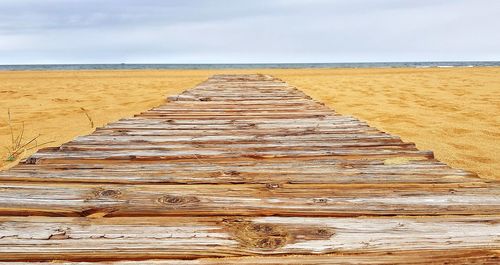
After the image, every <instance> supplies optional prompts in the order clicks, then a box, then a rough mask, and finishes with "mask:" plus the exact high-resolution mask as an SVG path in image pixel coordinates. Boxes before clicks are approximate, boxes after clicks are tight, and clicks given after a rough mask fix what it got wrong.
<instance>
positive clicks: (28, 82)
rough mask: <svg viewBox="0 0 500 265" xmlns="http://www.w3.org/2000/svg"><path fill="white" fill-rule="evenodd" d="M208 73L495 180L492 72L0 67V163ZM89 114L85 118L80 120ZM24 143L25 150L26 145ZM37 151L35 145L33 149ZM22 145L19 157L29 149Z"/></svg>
mask: <svg viewBox="0 0 500 265" xmlns="http://www.w3.org/2000/svg"><path fill="white" fill-rule="evenodd" d="M217 73H265V74H271V75H274V76H276V77H279V78H281V79H283V80H284V81H287V82H288V83H290V84H292V85H294V86H296V87H298V88H299V89H302V90H303V91H304V92H306V93H307V94H309V95H311V96H312V97H313V98H315V99H317V100H319V101H321V102H324V103H325V104H327V105H328V106H329V107H331V108H333V109H335V110H336V111H337V112H339V113H342V114H346V115H353V116H355V117H357V118H359V119H361V120H364V121H367V122H368V123H369V124H370V125H372V126H375V127H377V128H378V129H380V130H383V131H386V132H389V133H391V134H395V135H399V136H401V137H402V138H403V140H405V141H411V142H415V143H416V144H417V146H418V147H419V148H420V149H426V150H433V151H434V152H435V156H436V158H438V159H440V160H442V161H443V162H446V163H448V164H450V165H451V166H453V167H458V168H463V169H466V170H469V171H473V172H476V173H478V174H479V175H480V176H481V177H483V178H490V179H500V155H499V154H500V145H499V144H498V143H500V115H499V113H500V96H499V93H500V68H498V67H496V68H446V69H445V68H442V69H441V68H426V69H414V68H404V69H396V68H394V69H288V70H285V69H259V70H254V69H252V70H129V71H121V70H120V71H114V70H113V71H112V70H109V71H19V72H9V71H4V72H0V106H1V109H0V146H1V148H2V149H1V150H0V158H1V161H0V167H1V168H2V169H6V168H9V167H11V166H13V165H14V164H15V163H16V162H17V161H18V160H19V159H18V160H17V161H6V160H7V158H8V156H9V154H8V150H7V148H9V147H10V146H11V145H12V133H11V129H10V126H9V122H8V111H9V110H10V113H11V122H10V124H11V126H12V127H13V135H14V136H15V137H16V136H18V135H20V134H21V132H22V131H23V129H22V128H23V123H24V134H23V141H22V142H26V141H29V139H32V138H34V137H36V136H37V135H40V137H39V138H38V139H37V143H38V144H40V143H45V142H50V143H49V144H46V145H43V146H42V147H45V146H57V145H60V144H62V143H64V142H67V141H69V140H71V139H73V138H74V137H76V136H78V135H85V134H88V133H90V132H91V131H93V128H92V127H91V124H92V123H93V124H94V126H102V125H104V124H106V123H108V122H112V121H116V120H118V119H120V118H123V117H130V116H132V115H133V114H135V113H139V112H141V111H145V110H147V109H150V108H152V107H154V106H156V105H159V104H160V103H161V102H163V101H164V99H165V97H166V96H167V95H172V94H177V93H179V92H181V91H182V90H184V89H188V88H191V87H193V86H194V85H196V84H197V83H199V82H201V81H203V80H204V79H206V78H208V77H209V76H210V75H212V74H217ZM89 117H90V119H89ZM30 146H33V144H32V145H30ZM37 148H38V147H37ZM37 148H33V149H30V150H27V151H25V152H23V153H22V154H20V155H19V156H18V158H22V157H26V156H28V155H30V154H32V153H34V152H35V151H36V150H37Z"/></svg>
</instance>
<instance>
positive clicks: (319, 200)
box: [313, 198, 328, 203]
mask: <svg viewBox="0 0 500 265" xmlns="http://www.w3.org/2000/svg"><path fill="white" fill-rule="evenodd" d="M313 202H314V203H327V202H328V199H326V198H314V199H313Z"/></svg>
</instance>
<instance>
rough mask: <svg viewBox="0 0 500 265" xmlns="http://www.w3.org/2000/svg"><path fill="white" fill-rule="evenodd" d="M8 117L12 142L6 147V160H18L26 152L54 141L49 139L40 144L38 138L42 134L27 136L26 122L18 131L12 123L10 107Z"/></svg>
mask: <svg viewBox="0 0 500 265" xmlns="http://www.w3.org/2000/svg"><path fill="white" fill-rule="evenodd" d="M7 117H8V120H7V123H8V126H9V129H10V136H11V142H10V145H9V146H5V149H7V157H6V159H5V160H6V161H8V162H13V161H16V160H17V159H19V158H20V157H21V156H22V154H24V153H25V152H27V151H29V150H31V149H35V148H38V147H40V146H43V145H46V144H49V143H52V142H53V141H47V142H44V143H40V144H39V143H38V138H39V137H40V136H41V135H40V134H39V135H37V136H35V137H31V138H25V134H24V133H25V127H24V122H23V123H22V125H21V129H20V130H19V131H18V132H16V130H15V129H14V126H13V125H12V117H11V114H10V109H8V110H7Z"/></svg>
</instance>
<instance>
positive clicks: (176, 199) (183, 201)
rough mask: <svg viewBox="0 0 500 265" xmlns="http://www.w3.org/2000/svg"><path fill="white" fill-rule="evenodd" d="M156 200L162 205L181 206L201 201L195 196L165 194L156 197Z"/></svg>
mask: <svg viewBox="0 0 500 265" xmlns="http://www.w3.org/2000/svg"><path fill="white" fill-rule="evenodd" d="M156 202H157V203H159V204H161V205H166V206H174V207H181V206H186V205H190V204H194V203H198V202H200V200H199V199H198V198H196V197H194V196H175V195H163V196H161V197H158V199H156Z"/></svg>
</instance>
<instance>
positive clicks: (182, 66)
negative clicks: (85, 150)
mask: <svg viewBox="0 0 500 265" xmlns="http://www.w3.org/2000/svg"><path fill="white" fill-rule="evenodd" d="M493 66H500V61H415V62H411V61H410V62H342V63H84V64H77V63H71V64H0V71H2V70H3V71H16V70H17V71H22V70H162V69H172V70H175V69H177V70H197V69H258V68H264V69H280V68H283V69H300V68H432V67H437V68H445V67H493Z"/></svg>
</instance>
